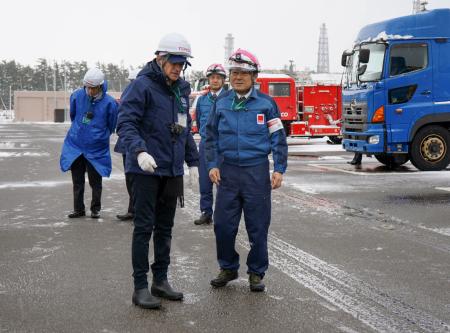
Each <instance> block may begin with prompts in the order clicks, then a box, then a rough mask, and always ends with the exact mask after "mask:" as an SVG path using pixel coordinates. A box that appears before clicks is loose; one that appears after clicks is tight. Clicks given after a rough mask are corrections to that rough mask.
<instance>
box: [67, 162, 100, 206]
mask: <svg viewBox="0 0 450 333" xmlns="http://www.w3.org/2000/svg"><path fill="white" fill-rule="evenodd" d="M70 171H71V173H72V183H73V209H74V211H75V212H84V211H85V207H84V182H85V180H84V178H85V173H86V171H87V174H88V179H89V185H90V186H91V188H92V200H91V211H93V212H99V211H100V209H101V208H102V203H101V199H102V176H100V174H99V173H98V172H97V170H95V168H94V167H93V166H92V164H91V163H90V162H89V161H88V160H87V159H86V158H85V157H84V155H80V156H79V157H78V158H77V159H76V160H75V161H73V163H72V165H71V166H70Z"/></svg>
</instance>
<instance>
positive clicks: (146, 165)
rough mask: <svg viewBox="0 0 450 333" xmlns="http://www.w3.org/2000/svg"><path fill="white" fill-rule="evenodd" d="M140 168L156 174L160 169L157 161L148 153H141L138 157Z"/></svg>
mask: <svg viewBox="0 0 450 333" xmlns="http://www.w3.org/2000/svg"><path fill="white" fill-rule="evenodd" d="M137 160H138V164H139V167H140V168H141V169H142V170H144V171H147V172H150V173H153V172H155V169H156V168H157V167H158V166H157V165H156V162H155V159H154V158H153V156H152V155H150V154H148V153H146V152H145V151H144V152H142V153H139V155H138V156H137Z"/></svg>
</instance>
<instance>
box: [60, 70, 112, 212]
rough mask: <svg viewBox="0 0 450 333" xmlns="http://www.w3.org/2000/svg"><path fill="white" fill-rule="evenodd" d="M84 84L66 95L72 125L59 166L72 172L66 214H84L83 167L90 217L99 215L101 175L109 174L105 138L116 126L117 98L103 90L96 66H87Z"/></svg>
mask: <svg viewBox="0 0 450 333" xmlns="http://www.w3.org/2000/svg"><path fill="white" fill-rule="evenodd" d="M83 85H84V87H83V88H81V89H78V90H76V91H74V92H73V93H72V95H71V96H70V120H71V121H72V125H71V126H70V129H69V131H68V133H67V136H66V138H65V139H64V145H63V147H62V152H61V158H60V166H61V170H62V171H64V172H65V171H68V170H70V171H71V173H72V182H73V196H74V211H73V212H72V213H70V214H69V218H77V217H82V216H85V215H86V211H85V206H84V200H83V197H84V183H85V181H84V177H85V173H86V171H87V173H88V179H89V185H90V186H91V188H92V201H91V207H90V208H91V217H92V218H99V217H100V209H101V195H102V177H109V175H110V174H111V168H112V167H111V154H110V149H109V138H110V136H111V134H112V133H113V132H114V129H115V128H116V121H117V102H116V101H115V99H114V98H113V97H111V96H109V95H108V94H107V93H106V91H107V83H106V80H105V75H104V74H103V72H102V71H101V70H100V69H98V68H91V69H90V70H88V71H87V72H86V74H85V76H84V79H83Z"/></svg>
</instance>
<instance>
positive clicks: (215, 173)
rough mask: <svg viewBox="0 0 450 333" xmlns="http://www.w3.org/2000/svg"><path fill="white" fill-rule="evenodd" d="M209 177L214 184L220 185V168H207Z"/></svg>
mask: <svg viewBox="0 0 450 333" xmlns="http://www.w3.org/2000/svg"><path fill="white" fill-rule="evenodd" d="M209 179H211V181H212V182H213V183H214V184H216V185H220V170H219V169H218V168H212V169H211V170H209Z"/></svg>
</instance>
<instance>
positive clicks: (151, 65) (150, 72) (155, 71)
mask: <svg viewBox="0 0 450 333" xmlns="http://www.w3.org/2000/svg"><path fill="white" fill-rule="evenodd" d="M141 75H145V76H147V77H148V78H150V80H152V81H154V82H156V83H158V84H159V85H161V86H163V87H165V88H166V89H167V90H169V91H170V88H169V86H168V85H167V83H166V78H165V76H164V74H163V72H162V70H161V67H159V65H158V63H157V62H156V59H153V60H152V61H150V62H148V63H147V65H145V67H144V69H143V70H142V71H141V72H140V73H139V76H141ZM189 86H190V85H189V83H188V82H187V81H185V80H183V79H180V78H179V79H178V80H177V81H175V83H174V84H173V86H172V87H173V88H176V87H178V88H179V89H180V91H184V90H186V89H188V88H189Z"/></svg>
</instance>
